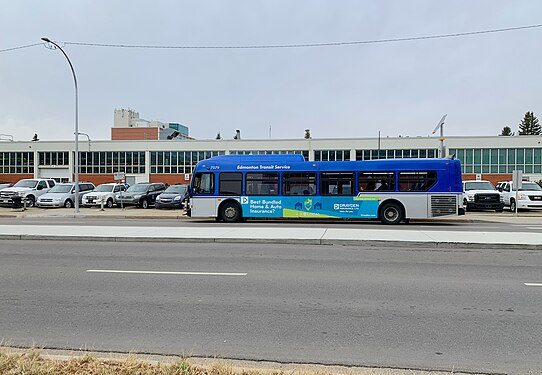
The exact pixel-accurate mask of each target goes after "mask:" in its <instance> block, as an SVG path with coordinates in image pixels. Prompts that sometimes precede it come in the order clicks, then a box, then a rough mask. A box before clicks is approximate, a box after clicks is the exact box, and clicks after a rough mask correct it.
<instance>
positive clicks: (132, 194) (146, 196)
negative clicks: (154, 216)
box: [116, 182, 166, 208]
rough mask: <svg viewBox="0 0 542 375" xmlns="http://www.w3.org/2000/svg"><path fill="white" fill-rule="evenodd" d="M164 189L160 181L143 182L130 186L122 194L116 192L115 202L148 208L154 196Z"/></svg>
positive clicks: (154, 198) (152, 202)
mask: <svg viewBox="0 0 542 375" xmlns="http://www.w3.org/2000/svg"><path fill="white" fill-rule="evenodd" d="M164 190H166V185H165V184H163V183H161V182H152V183H149V182H145V183H139V184H135V185H132V186H130V187H129V188H128V189H127V190H126V191H125V192H123V193H122V194H120V193H119V194H117V195H116V198H117V203H118V204H123V205H126V206H139V207H141V208H149V206H150V205H153V204H154V202H155V201H156V197H157V196H158V195H160V194H161V193H163V192H164Z"/></svg>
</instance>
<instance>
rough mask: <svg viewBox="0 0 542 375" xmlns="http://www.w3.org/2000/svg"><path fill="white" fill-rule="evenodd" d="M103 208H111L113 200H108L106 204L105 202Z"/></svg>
mask: <svg viewBox="0 0 542 375" xmlns="http://www.w3.org/2000/svg"><path fill="white" fill-rule="evenodd" d="M105 206H106V207H107V208H113V199H111V198H109V199H108V200H107V202H105Z"/></svg>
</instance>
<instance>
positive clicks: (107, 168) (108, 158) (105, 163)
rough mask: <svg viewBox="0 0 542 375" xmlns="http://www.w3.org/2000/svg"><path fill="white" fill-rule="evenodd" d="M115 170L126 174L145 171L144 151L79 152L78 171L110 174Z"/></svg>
mask: <svg viewBox="0 0 542 375" xmlns="http://www.w3.org/2000/svg"><path fill="white" fill-rule="evenodd" d="M64 160H67V155H65V159H64ZM116 172H125V173H128V174H132V173H134V174H142V173H145V152H143V151H141V152H140V151H135V152H133V151H108V152H104V151H100V152H98V151H93V152H85V151H80V152H79V173H83V174H112V173H116Z"/></svg>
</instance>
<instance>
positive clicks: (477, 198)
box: [463, 180, 503, 212]
mask: <svg viewBox="0 0 542 375" xmlns="http://www.w3.org/2000/svg"><path fill="white" fill-rule="evenodd" d="M463 205H464V206H465V209H466V210H467V211H472V210H495V211H497V212H502V209H503V202H502V199H501V195H500V194H499V192H498V191H497V189H495V187H494V186H493V185H492V184H491V182H489V181H484V180H476V181H463Z"/></svg>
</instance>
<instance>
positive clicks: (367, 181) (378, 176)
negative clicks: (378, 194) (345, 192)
mask: <svg viewBox="0 0 542 375" xmlns="http://www.w3.org/2000/svg"><path fill="white" fill-rule="evenodd" d="M358 180H359V184H358V189H359V191H395V173H393V172H363V173H360V174H359V179H358Z"/></svg>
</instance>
